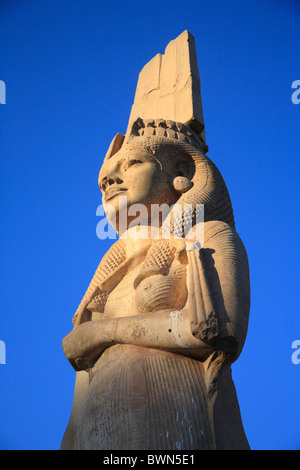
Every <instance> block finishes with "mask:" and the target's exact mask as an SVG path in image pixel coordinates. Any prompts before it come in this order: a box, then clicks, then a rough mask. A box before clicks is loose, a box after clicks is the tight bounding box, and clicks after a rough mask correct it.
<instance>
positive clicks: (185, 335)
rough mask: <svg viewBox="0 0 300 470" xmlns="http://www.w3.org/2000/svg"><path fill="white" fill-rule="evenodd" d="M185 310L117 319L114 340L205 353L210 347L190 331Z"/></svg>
mask: <svg viewBox="0 0 300 470" xmlns="http://www.w3.org/2000/svg"><path fill="white" fill-rule="evenodd" d="M186 315H187V312H185V313H184V312H182V311H181V310H180V311H172V312H170V311H164V312H159V313H153V314H144V315H138V316H132V317H123V318H119V319H118V320H117V324H116V329H115V333H114V335H115V336H114V341H115V342H116V343H121V344H133V345H137V346H142V347H149V348H157V349H164V350H167V351H174V352H181V353H182V354H183V353H188V351H194V353H195V354H197V355H199V356H203V357H204V356H207V354H208V353H209V352H211V348H210V347H209V346H208V345H207V344H206V343H204V342H203V341H201V340H199V339H197V338H195V337H194V336H193V335H192V332H191V327H190V322H189V319H188V318H187V317H186Z"/></svg>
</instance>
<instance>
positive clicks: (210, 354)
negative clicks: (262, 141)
mask: <svg viewBox="0 0 300 470" xmlns="http://www.w3.org/2000/svg"><path fill="white" fill-rule="evenodd" d="M191 37H192V36H191V35H190V34H189V33H187V32H184V33H183V35H181V36H180V37H179V39H178V40H175V41H172V42H171V43H170V46H169V47H168V48H167V50H166V54H165V56H164V57H165V59H163V58H162V57H160V58H159V57H156V58H154V61H153V62H152V61H151V63H150V65H149V67H146V68H145V69H144V71H143V73H142V74H141V75H140V79H139V85H138V90H137V96H136V103H137V104H136V105H134V106H133V114H132V116H131V118H130V119H131V121H130V122H129V125H128V130H127V133H126V135H125V136H123V135H122V134H120V133H118V134H117V135H116V137H115V138H114V139H113V141H112V143H111V145H110V147H109V149H108V152H107V154H106V156H105V159H104V162H103V165H102V168H101V170H100V173H99V187H100V189H101V192H102V194H103V203H104V206H105V208H106V211H107V214H108V218H109V220H111V223H112V224H113V225H114V227H115V228H116V230H117V232H118V234H119V236H120V238H119V240H118V241H117V242H116V243H115V244H114V245H112V247H111V248H110V250H109V251H108V252H107V253H106V255H105V256H104V257H103V259H102V260H101V262H100V264H99V266H98V268H97V269H96V272H95V274H94V276H93V278H92V280H91V282H90V285H89V286H88V289H87V291H86V293H85V295H84V296H83V299H82V301H81V303H80V305H79V307H78V309H77V311H76V313H75V315H74V318H73V325H74V328H73V330H72V331H71V332H70V333H69V334H68V335H67V336H66V337H65V338H64V340H63V349H64V352H65V354H66V356H67V358H68V360H69V362H70V363H71V365H72V366H73V368H74V369H75V371H76V372H77V379H76V385H75V393H74V402H73V408H72V413H71V417H70V421H69V424H68V427H67V429H66V432H65V434H64V438H63V442H62V445H61V448H62V449H98V450H200V449H203V450H204V449H248V448H249V445H248V442H247V438H246V436H245V433H244V429H243V424H242V420H241V416H240V410H239V404H238V400H237V396H236V392H235V387H234V384H233V381H232V377H231V367H230V366H231V363H232V362H233V361H235V360H236V359H237V358H238V357H239V354H240V353H241V351H242V348H243V344H244V341H245V338H246V333H247V326H248V317H249V309H250V283H249V267H248V259H247V253H246V250H245V248H244V246H243V243H242V241H241V239H240V238H239V236H238V234H237V232H236V228H235V220H234V215H233V209H232V205H231V200H230V196H229V193H228V190H227V187H226V185H225V182H224V180H223V178H222V175H221V174H220V172H219V171H218V169H217V168H216V166H215V165H214V163H213V162H212V161H211V160H210V159H209V158H208V157H207V156H206V155H205V146H204V143H203V139H202V135H201V134H200V135H199V127H198V130H197V129H196V128H195V126H194V124H195V121H197V122H198V123H200V122H201V119H202V118H201V116H200V115H199V114H197V113H198V111H197V112H194V111H193V110H194V108H193V105H194V103H196V102H197V99H198V98H197V94H198V92H199V89H198V88H197V87H196V91H194V88H193V76H192V78H191V69H193V70H194V66H193V67H191V65H190V57H191V55H190V50H191V47H192V46H191V43H190V42H188V39H190V38H191ZM184 41H185V43H184ZM183 43H184V44H183ZM186 43H188V44H186ZM181 47H182V49H181ZM193 47H194V46H193ZM181 50H182V57H181V52H180V54H179V53H178V51H181ZM178 54H179V55H178ZM172 57H173V62H172V60H171V58H172ZM174 57H175V58H176V60H175V59H174ZM180 57H181V59H182V65H180V64H181V62H180ZM164 60H165V62H164ZM174 63H175V65H174ZM170 64H173V65H174V67H173V68H172V70H173V72H172V74H171V72H170V70H171V69H170V66H171V65H170ZM167 65H168V67H167ZM164 67H167V68H168V69H170V70H169V72H168V73H170V76H169V78H167V75H166V74H167V71H166V70H165V69H164ZM180 67H181V68H180ZM147 71H148V72H147ZM192 75H193V74H192ZM177 84H180V86H179V85H177ZM173 89H175V92H173V91H172V90H173ZM162 92H163V93H162ZM183 96H186V101H187V104H188V106H187V107H186V108H185V107H184V106H183V101H184V100H183ZM194 97H195V99H194ZM165 98H166V99H165ZM168 100H169V101H168ZM160 101H161V103H160ZM166 103H169V104H170V103H173V104H174V103H175V104H174V105H173V104H170V111H172V112H176V113H177V111H178V113H179V109H180V113H179V114H173V115H172V116H171V115H161V116H159V114H160V112H163V110H164V109H165V111H166V112H167V111H168V109H169V108H168V104H166ZM176 103H178V108H176ZM198 104H199V103H198ZM135 106H137V107H140V108H139V109H138V114H139V116H138V117H137V115H135V114H134V113H135V112H136V109H137V108H135ZM196 108H197V109H198V110H199V106H198V107H196ZM148 110H150V111H149V113H148ZM156 112H157V113H158V114H155V113H156ZM150 114H152V116H150ZM179 116H180V119H182V120H183V121H184V122H182V121H180V122H178V121H174V120H173V119H177V118H178V117H179ZM135 117H137V119H135ZM171 117H172V119H171ZM185 119H187V120H185ZM198 119H199V121H198ZM187 123H188V124H189V125H186V124H187ZM202 124H203V123H202ZM202 129H203V126H202V127H201V130H202ZM201 132H202V131H201ZM124 196H126V198H125V199H124ZM124 201H125V202H124ZM136 204H138V205H139V210H140V216H139V218H138V219H137V218H136V214H133V213H132V209H133V208H134V207H135V205H136ZM162 204H164V205H165V206H166V207H167V209H168V211H167V215H169V214H170V213H171V208H174V207H177V208H178V207H179V208H181V209H184V208H185V207H186V206H189V207H190V208H191V209H192V210H191V211H190V212H189V213H188V216H187V217H183V216H182V213H181V212H179V216H178V213H177V214H176V213H173V216H172V218H169V219H168V217H166V218H164V217H158V218H157V219H155V221H154V218H153V214H154V215H155V216H156V215H157V213H156V212H152V211H153V208H155V209H156V210H157V209H158V208H159V207H162V206H161V205H162ZM203 205H204V222H199V221H198V220H197V208H198V206H201V207H202V206H203ZM144 210H145V212H144ZM172 210H173V209H172ZM158 212H159V211H158ZM113 215H114V217H113ZM124 220H125V224H124ZM137 220H138V222H137ZM166 221H167V222H168V223H167V224H166ZM189 224H190V225H191V226H193V228H195V229H196V230H197V228H199V226H201V227H202V228H203V238H201V242H199V240H198V239H197V240H196V242H195V241H193V242H191V241H190V239H189V237H188V235H187V233H186V230H185V229H186V227H187V226H188V225H189ZM167 228H168V229H169V232H167V231H166V229H167ZM153 229H156V232H155V233H156V236H155V237H153V236H152V230H153ZM166 233H168V236H167V237H166V236H165V235H166ZM197 233H198V232H197ZM201 233H202V232H201Z"/></svg>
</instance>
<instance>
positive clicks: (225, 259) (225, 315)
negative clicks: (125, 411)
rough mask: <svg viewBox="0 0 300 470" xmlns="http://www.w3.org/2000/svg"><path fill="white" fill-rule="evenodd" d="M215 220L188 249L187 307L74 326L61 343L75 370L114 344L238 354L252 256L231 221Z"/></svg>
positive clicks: (90, 363) (247, 303)
mask: <svg viewBox="0 0 300 470" xmlns="http://www.w3.org/2000/svg"><path fill="white" fill-rule="evenodd" d="M213 224H214V225H213V226H212V225H210V226H208V227H207V229H208V230H207V233H208V236H207V240H206V241H205V243H204V245H203V248H202V249H201V252H199V251H197V252H193V253H190V255H189V280H188V291H189V295H188V300H187V303H186V305H185V308H184V309H183V310H180V311H171V312H170V310H168V311H167V310H166V311H160V312H155V313H151V314H141V315H134V316H129V317H121V318H106V319H103V320H98V321H88V322H85V323H83V324H81V325H79V326H77V327H75V328H74V330H73V331H72V332H71V333H70V334H69V335H67V336H66V338H65V339H64V340H63V349H64V351H65V354H66V356H67V358H68V359H69V361H70V363H71V364H72V366H73V367H74V368H75V369H76V370H83V369H87V368H89V367H92V366H93V364H94V362H95V360H97V358H98V357H99V356H100V355H101V354H102V352H103V351H104V350H105V349H106V348H108V347H110V346H112V345H114V344H132V345H137V346H141V347H149V348H156V349H163V350H166V351H171V352H175V353H176V352H177V353H179V354H186V355H189V356H193V357H197V358H199V359H202V360H205V359H206V358H207V357H208V356H209V355H210V354H211V353H212V352H213V351H214V350H216V349H223V350H225V351H226V352H228V353H230V354H231V355H232V358H233V359H235V358H236V357H237V356H238V354H239V353H240V351H241V349H242V346H243V343H244V340H245V337H246V332H247V326H248V315H249V307H250V288H249V268H248V260H247V255H246V251H245V248H244V246H243V244H242V242H241V240H240V238H239V237H238V235H237V233H236V231H235V230H234V229H232V228H231V227H229V226H228V225H227V224H223V223H216V222H214V223H213ZM199 263H200V264H199ZM192 265H193V266H192Z"/></svg>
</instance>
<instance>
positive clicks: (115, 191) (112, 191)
mask: <svg viewBox="0 0 300 470" xmlns="http://www.w3.org/2000/svg"><path fill="white" fill-rule="evenodd" d="M124 191H127V189H126V188H111V189H107V191H105V200H106V201H108V200H110V199H112V198H113V197H115V196H117V194H121V193H123V192H124Z"/></svg>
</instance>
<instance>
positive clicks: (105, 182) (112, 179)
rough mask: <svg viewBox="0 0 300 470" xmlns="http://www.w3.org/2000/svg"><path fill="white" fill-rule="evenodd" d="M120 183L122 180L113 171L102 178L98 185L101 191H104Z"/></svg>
mask: <svg viewBox="0 0 300 470" xmlns="http://www.w3.org/2000/svg"><path fill="white" fill-rule="evenodd" d="M121 183H123V180H122V179H121V178H120V177H119V176H118V175H116V174H115V173H110V174H109V175H107V176H105V177H104V178H102V180H101V182H100V185H99V186H100V189H101V191H106V190H107V189H108V188H110V187H111V186H113V185H115V184H121Z"/></svg>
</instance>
